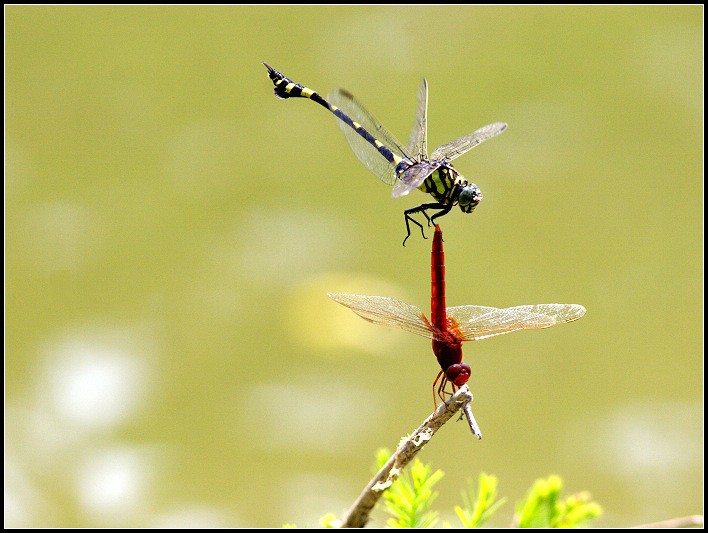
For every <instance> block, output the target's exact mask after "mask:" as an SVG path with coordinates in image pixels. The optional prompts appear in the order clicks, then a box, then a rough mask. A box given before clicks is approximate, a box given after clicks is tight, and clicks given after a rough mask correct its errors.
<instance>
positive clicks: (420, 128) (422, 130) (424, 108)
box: [408, 78, 428, 161]
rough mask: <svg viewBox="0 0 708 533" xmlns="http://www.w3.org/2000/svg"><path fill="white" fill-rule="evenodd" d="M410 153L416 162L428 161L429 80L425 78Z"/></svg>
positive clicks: (411, 137) (409, 146)
mask: <svg viewBox="0 0 708 533" xmlns="http://www.w3.org/2000/svg"><path fill="white" fill-rule="evenodd" d="M408 153H410V154H411V155H412V156H413V158H414V159H415V160H416V161H423V160H424V159H428V80H426V79H425V78H423V81H422V82H421V84H420V88H419V89H418V111H417V112H416V115H415V123H414V124H413V130H412V131H411V136H410V139H409V140H408Z"/></svg>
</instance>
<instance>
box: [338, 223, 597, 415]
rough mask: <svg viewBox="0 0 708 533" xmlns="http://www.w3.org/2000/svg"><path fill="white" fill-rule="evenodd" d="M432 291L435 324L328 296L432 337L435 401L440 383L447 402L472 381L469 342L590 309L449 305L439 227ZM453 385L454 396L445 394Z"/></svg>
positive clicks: (371, 301)
mask: <svg viewBox="0 0 708 533" xmlns="http://www.w3.org/2000/svg"><path fill="white" fill-rule="evenodd" d="M431 292H432V294H431V297H430V317H431V318H430V320H428V318H427V317H426V316H425V314H424V313H423V312H422V311H421V310H420V309H419V308H418V307H416V306H414V305H410V304H407V303H405V302H402V301H400V300H396V299H395V298H388V297H385V296H362V295H359V294H341V293H333V292H330V293H327V296H329V297H330V298H332V300H334V301H335V302H338V303H340V304H342V305H344V306H346V307H348V308H350V309H351V310H352V311H354V312H355V313H356V314H357V315H359V316H360V317H362V318H364V319H365V320H368V321H369V322H373V323H374V324H381V325H383V326H389V327H392V328H398V329H402V330H405V331H410V332H411V333H415V334H416V335H420V336H422V337H427V338H428V339H432V341H433V353H435V357H437V359H438V363H439V364H440V368H441V369H442V370H440V372H439V373H438V375H437V377H436V378H435V381H433V401H435V385H436V384H437V383H438V381H440V384H439V386H438V388H437V394H438V396H439V397H440V399H441V400H442V401H445V395H448V396H450V395H451V394H453V393H454V392H455V390H457V388H458V387H461V386H463V385H464V384H465V383H467V380H469V378H470V367H469V365H468V364H467V363H463V362H462V343H463V342H464V341H477V340H481V339H487V338H489V337H496V336H497V335H504V334H505V333H511V332H512V331H518V330H522V329H542V328H549V327H551V326H555V325H556V324H563V323H565V322H572V321H573V320H577V319H579V318H580V317H581V316H583V315H584V314H585V308H584V307H583V306H582V305H577V304H536V305H521V306H518V307H508V308H506V309H497V308H496V307H482V306H478V305H463V306H460V307H446V306H445V254H444V252H443V238H442V230H441V229H440V226H439V225H436V226H435V236H434V237H433V251H432V253H431ZM441 377H442V380H441V379H440V378H441ZM448 383H449V384H450V385H451V388H452V392H449V391H446V390H445V389H446V387H447V385H448ZM435 403H436V405H437V402H436V401H435Z"/></svg>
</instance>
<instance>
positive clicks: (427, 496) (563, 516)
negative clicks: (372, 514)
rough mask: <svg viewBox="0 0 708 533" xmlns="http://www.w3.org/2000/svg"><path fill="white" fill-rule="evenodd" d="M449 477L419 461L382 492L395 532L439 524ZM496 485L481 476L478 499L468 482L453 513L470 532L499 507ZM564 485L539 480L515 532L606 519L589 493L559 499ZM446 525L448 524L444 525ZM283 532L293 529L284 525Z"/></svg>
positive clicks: (382, 455)
mask: <svg viewBox="0 0 708 533" xmlns="http://www.w3.org/2000/svg"><path fill="white" fill-rule="evenodd" d="M390 456H391V453H390V452H389V451H388V450H387V449H385V448H381V449H380V450H378V451H377V452H376V468H375V471H378V470H379V469H381V467H383V466H384V464H386V462H387V461H388V459H389V457H390ZM444 475H445V474H444V473H443V472H442V470H435V471H433V467H432V466H431V465H430V464H423V463H421V462H420V461H419V460H418V459H417V458H416V459H415V461H414V462H413V465H412V466H411V467H410V473H408V472H403V474H402V475H400V476H399V477H398V479H396V481H395V482H394V483H393V484H392V485H391V486H390V487H389V489H388V490H386V491H385V492H384V493H383V500H384V504H385V510H386V512H387V513H389V514H390V515H391V517H390V518H389V519H388V520H387V521H386V524H387V525H388V526H389V527H392V528H402V527H422V528H430V527H433V526H435V524H436V523H437V522H438V512H437V511H433V510H431V509H430V507H431V505H432V503H433V501H434V500H435V498H436V497H437V496H438V492H437V491H434V490H433V486H434V485H435V484H436V483H437V482H438V481H440V480H441V479H442V477H443V476H444ZM497 485H498V480H497V478H496V476H493V475H488V474H486V473H484V472H482V473H481V474H480V475H479V480H478V482H477V491H476V493H477V495H476V497H475V490H474V484H473V482H472V481H471V480H470V482H469V487H468V491H467V492H466V493H465V492H463V493H462V502H463V505H462V507H460V506H455V513H456V514H457V516H458V518H459V519H460V521H461V522H462V525H463V526H464V527H466V528H476V527H481V526H482V525H483V524H484V523H485V522H487V520H489V519H490V518H491V516H492V515H493V514H494V513H495V512H496V511H497V509H499V507H501V506H502V505H503V504H504V503H505V502H506V498H501V499H499V500H497V497H498V492H497ZM562 488H563V482H562V480H561V478H560V477H558V476H555V475H553V476H549V477H548V478H546V479H537V480H536V481H535V482H534V484H533V486H532V487H531V489H530V490H529V492H528V494H527V495H526V497H525V498H524V499H523V500H522V501H520V502H518V503H517V505H516V515H515V517H514V525H515V526H517V527H554V528H555V527H579V526H585V525H586V524H587V522H588V521H590V520H592V519H595V518H597V517H598V516H600V515H601V514H602V508H601V507H600V505H599V504H597V503H596V502H593V501H592V500H591V497H590V494H589V493H587V492H581V493H579V494H575V495H573V496H568V497H567V498H565V500H562V499H561V496H560V492H561V489H562ZM320 522H321V524H322V526H323V527H326V528H332V527H339V526H340V524H341V522H340V521H339V519H338V518H337V517H336V516H335V515H334V514H331V513H330V514H327V515H325V516H323V517H322V519H321V521H320ZM444 525H446V526H448V524H444ZM284 527H295V526H294V525H291V524H286V525H285V526H284Z"/></svg>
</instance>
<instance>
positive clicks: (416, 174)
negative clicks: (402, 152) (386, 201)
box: [391, 161, 442, 198]
mask: <svg viewBox="0 0 708 533" xmlns="http://www.w3.org/2000/svg"><path fill="white" fill-rule="evenodd" d="M441 164H442V163H441V162H440V161H421V162H420V163H415V164H414V165H413V166H410V167H408V168H407V169H406V170H405V171H404V172H403V174H401V175H400V176H399V178H398V180H396V185H394V187H393V191H392V192H391V196H393V197H394V198H398V197H400V196H405V195H406V194H408V193H409V192H411V191H412V190H413V189H417V188H418V187H419V186H420V184H421V183H423V182H424V181H425V178H427V177H428V176H430V175H431V174H432V173H433V172H435V170H437V169H438V168H439V167H440V165H441Z"/></svg>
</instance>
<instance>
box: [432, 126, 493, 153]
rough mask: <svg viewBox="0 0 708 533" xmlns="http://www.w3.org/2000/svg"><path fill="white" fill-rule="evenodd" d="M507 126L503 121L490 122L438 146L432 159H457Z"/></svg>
mask: <svg viewBox="0 0 708 533" xmlns="http://www.w3.org/2000/svg"><path fill="white" fill-rule="evenodd" d="M506 126H507V125H506V124H505V123H503V122H495V123H494V124H489V125H487V126H484V127H483V128H479V129H478V130H477V131H474V132H472V133H470V134H469V135H465V136H464V137H461V138H459V139H457V140H456V141H452V142H449V143H447V144H443V145H442V146H438V147H437V148H436V149H435V151H434V152H433V154H432V155H431V156H430V159H433V160H441V159H444V160H445V161H452V160H453V159H457V158H458V157H460V156H461V155H462V154H464V153H466V152H468V151H469V150H471V149H472V148H474V147H475V146H477V145H478V144H479V143H481V142H484V141H486V140H487V139H491V138H492V137H495V136H497V135H499V134H500V133H501V132H502V131H504V130H505V129H506Z"/></svg>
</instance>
